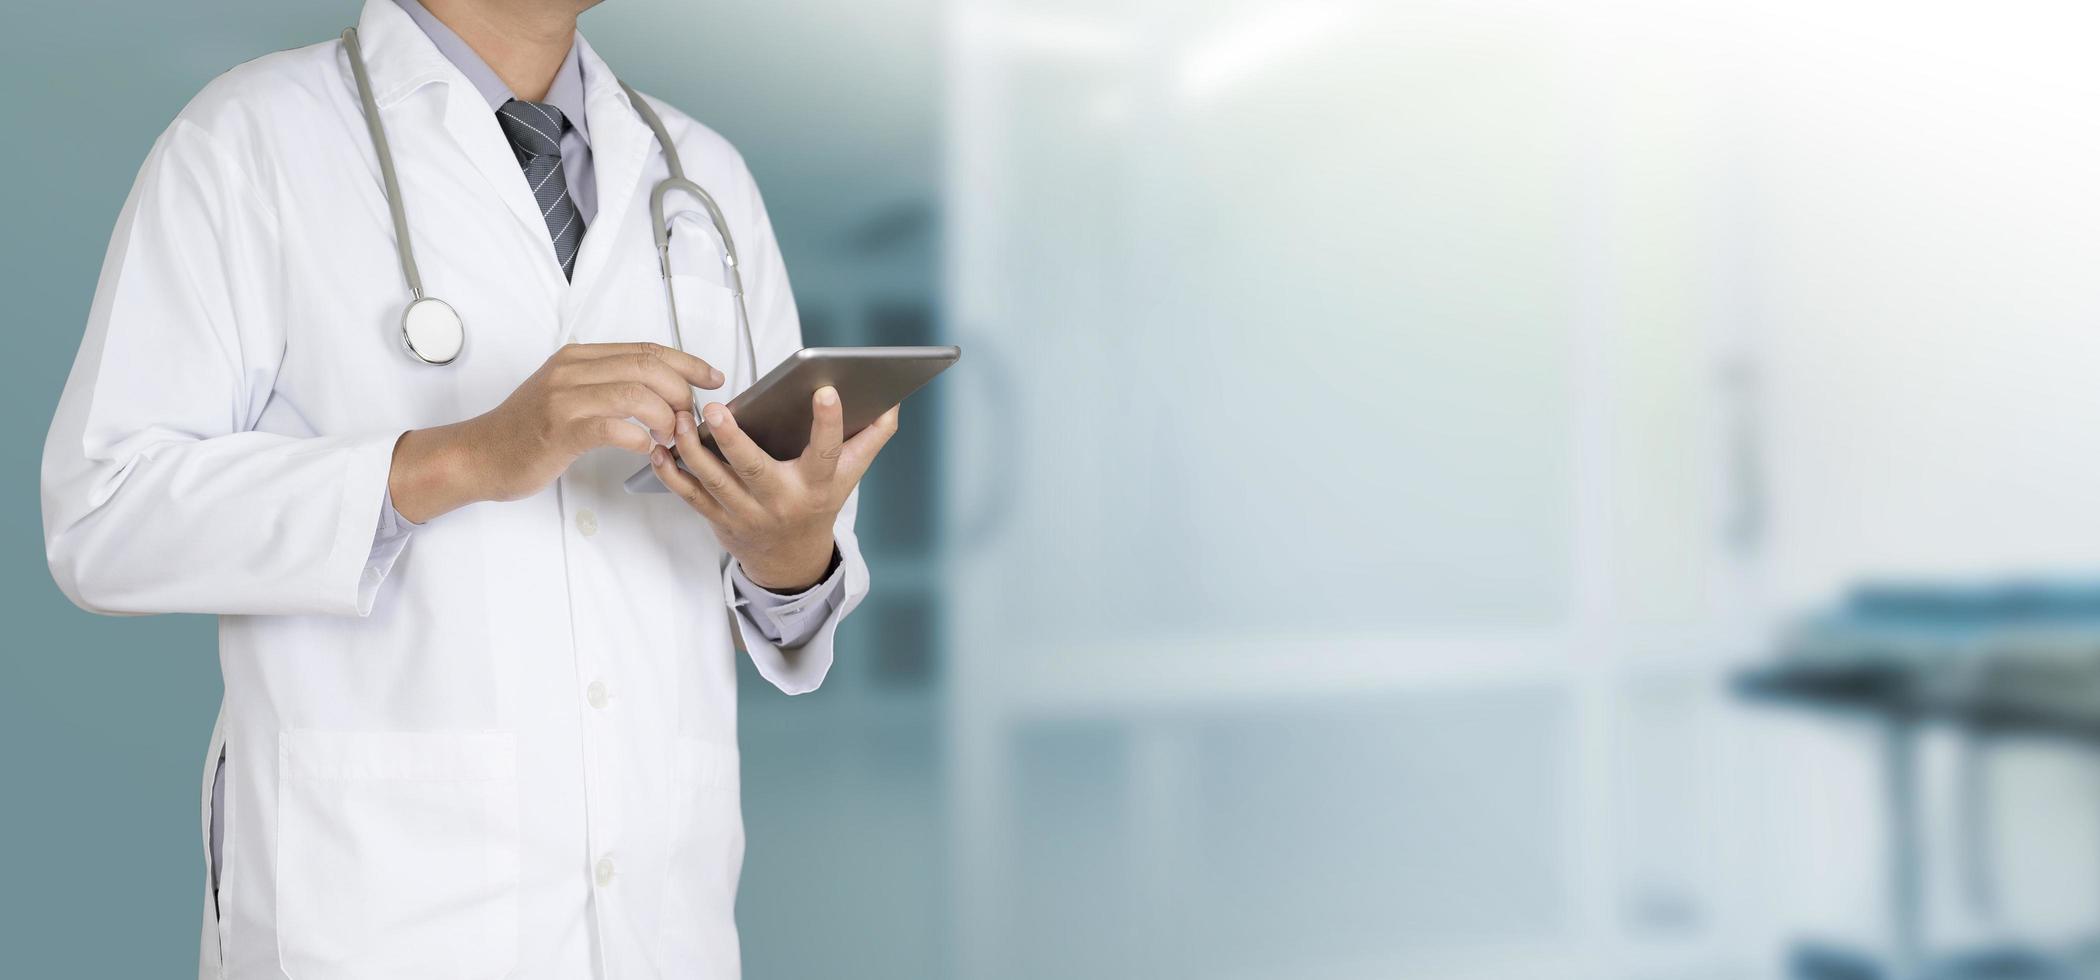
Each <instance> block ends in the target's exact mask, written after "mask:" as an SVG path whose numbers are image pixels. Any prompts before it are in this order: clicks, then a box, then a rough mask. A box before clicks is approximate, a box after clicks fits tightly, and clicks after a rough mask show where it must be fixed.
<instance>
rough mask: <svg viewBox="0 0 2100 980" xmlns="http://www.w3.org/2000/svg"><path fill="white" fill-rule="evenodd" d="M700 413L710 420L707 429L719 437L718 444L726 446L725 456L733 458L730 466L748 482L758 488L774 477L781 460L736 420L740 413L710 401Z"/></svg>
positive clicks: (740, 477) (716, 441)
mask: <svg viewBox="0 0 2100 980" xmlns="http://www.w3.org/2000/svg"><path fill="white" fill-rule="evenodd" d="M700 417H701V418H704V419H706V420H707V431H708V433H709V434H711V435H713V436H714V437H715V446H716V447H717V448H719V449H721V450H722V458H723V459H726V460H728V461H729V468H730V469H731V470H733V471H735V472H736V475H737V478H738V479H740V480H743V481H744V485H745V486H747V487H752V488H754V489H756V488H759V487H762V486H764V485H765V484H767V483H768V482H769V481H770V480H771V479H772V475H773V467H774V465H775V464H776V463H777V462H778V460H775V459H774V458H773V457H772V455H771V454H769V453H767V452H766V451H765V450H763V449H760V448H758V443H755V442H752V441H751V437H750V436H748V435H746V434H745V433H744V429H743V427H742V426H739V425H737V424H736V416H734V415H731V414H729V407H728V406H726V405H718V404H714V403H712V402H710V403H709V404H708V406H707V408H706V409H704V410H703V411H702V412H701V416H700Z"/></svg>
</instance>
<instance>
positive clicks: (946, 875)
mask: <svg viewBox="0 0 2100 980" xmlns="http://www.w3.org/2000/svg"><path fill="white" fill-rule="evenodd" d="M355 14H356V4H355V3H354V2H352V0H329V2H316V0H297V2H285V0H225V2H214V3H210V4H193V3H166V2H149V0H77V2H73V3H67V4H42V5H27V6H24V7H22V8H21V9H17V10H14V11H12V12H11V15H10V21H11V22H12V23H11V26H10V28H9V30H8V31H7V32H6V36H5V37H0V81H4V82H5V85H4V89H5V90H6V91H9V92H12V93H15V94H14V95H13V96H12V97H11V98H9V99H8V100H7V104H6V107H5V108H4V109H0V114H4V115H5V119H6V122H7V126H6V130H7V131H8V132H9V133H11V134H13V135H12V138H13V139H14V140H15V141H17V142H16V152H15V153H13V154H11V155H10V159H11V164H10V176H9V185H10V190H9V192H8V197H7V201H8V212H9V218H8V221H7V224H8V225H9V226H10V227H11V228H13V229H14V233H13V234H9V235H6V236H0V269H4V270H5V272H4V273H0V275H4V276H5V277H6V280H7V281H8V282H9V284H10V285H11V288H10V289H9V294H10V297H11V298H10V303H11V306H12V310H13V315H12V316H10V317H8V323H9V325H10V330H9V333H10V339H11V342H12V344H13V347H12V351H13V353H12V354H11V355H10V357H9V358H7V359H6V363H5V364H0V381H4V383H0V406H4V408H5V410H6V411H7V414H8V416H9V417H10V418H12V419H13V420H14V421H13V422H12V423H11V424H10V425H9V426H7V427H6V429H5V431H4V432H0V451H4V454H5V460H6V465H7V467H8V470H7V472H8V478H7V479H6V480H5V481H4V483H0V503H4V504H5V505H6V507H7V509H8V510H10V511H12V512H14V513H15V515H16V518H17V519H15V520H12V521H7V522H0V535H4V538H0V544H4V547H0V555H4V556H5V557H4V558H0V583H4V584H5V585H6V590H5V591H6V594H7V599H6V600H5V602H6V607H7V614H6V619H7V633H8V637H7V639H5V640H0V648H4V649H5V650H6V651H7V654H8V655H7V656H6V657H5V665H6V675H5V676H6V681H5V682H4V683H0V707H4V711H0V733H4V735H5V738H6V741H7V744H9V745H10V746H13V749H12V751H11V753H10V755H11V756H12V757H13V758H12V760H11V762H10V770H9V771H10V773H11V774H16V775H11V776H10V783H11V785H10V787H9V788H8V790H7V791H5V793H4V794H0V799H4V800H5V805H4V806H0V828H4V830H5V832H6V836H7V838H8V839H10V840H11V841H13V842H14V846H13V847H12V848H11V852H12V857H11V858H10V862H9V863H10V868H11V877H12V878H13V879H14V880H15V882H16V887H13V888H9V889H5V890H4V891H0V921H5V922H7V923H8V927H7V928H8V929H9V930H10V931H13V930H14V929H16V928H21V929H22V930H23V932H22V934H21V937H22V938H17V939H11V940H10V941H9V942H8V943H7V945H8V947H9V949H10V953H9V960H10V962H11V963H13V964H15V965H17V966H20V967H22V968H23V969H24V970H25V971H26V972H23V973H21V974H20V975H23V976H41V975H44V974H41V973H38V972H37V970H36V969H35V968H36V966H37V964H39V963H41V962H44V961H42V960H39V959H38V957H39V956H41V955H44V954H41V953H39V952H38V950H39V949H46V950H51V951H53V960H52V962H57V960H56V951H57V950H60V949H64V950H65V951H66V952H65V953H64V955H65V957H66V958H65V960H64V962H67V963H69V964H73V965H76V966H77V965H78V964H81V963H84V962H90V961H93V962H96V963H99V964H101V965H102V966H105V967H106V969H101V970H98V971H96V975H101V976H171V975H176V974H178V973H180V972H181V970H182V969H184V968H185V966H186V964H188V963H190V962H193V959H192V957H194V955H195V946H194V944H195V941H196V939H195V937H196V921H197V920H196V915H197V909H196V908H195V903H196V896H197V882H198V880H199V878H198V875H199V874H200V873H201V859H200V858H199V856H198V831H197V828H196V827H195V826H194V825H193V824H191V823H190V821H192V820H194V818H195V814H196V812H197V811H196V800H195V798H194V793H195V789H194V787H195V779H196V771H197V767H198V765H199V763H200V761H201V758H202V753H203V752H204V748H205V743H206V738H207V735H208V732H209V728H210V721H211V717H212V714H213V711H214V709H215V706H216V701H217V696H218V688H217V677H216V671H215V669H214V664H215V657H214V653H213V632H212V628H211V624H210V623H209V622H208V621H204V620H195V619H152V620H139V621H121V622H120V621H112V620H97V619H94V618H92V617H89V616H87V615H86V614H84V613H80V612H78V611H77V610H75V609H73V608H72V607H71V606H69V605H68V604H67V603H66V602H65V600H64V599H63V598H62V597H61V596H60V595H59V593H58V592H57V590H56V589H55V588H54V587H53V586H52V584H51V582H50V580H49V577H48V574H47V573H46V572H45V570H44V567H43V563H42V555H41V542H40V540H39V538H38V531H37V522H36V521H35V520H34V519H33V513H34V510H35V508H36V477H35V473H36V466H37V462H36V460H37V451H38V447H39V445H40V443H41V440H42V437H43V432H44V427H45V424H46V422H47V420H48V419H49V417H50V413H51V409H52V406H53V405H54V403H55V400H56V397H57V393H58V390H59V388H60V386H61V383H62V381H63V378H64V375H65V370H66V366H67V364H68V363H69V362H70V359H71V357H72V354H73V350H74V346H75V344H76V343H77V340H78V332H79V329H80V325H81V324H82V322H83V320H84V318H85V315H86V310H87V306H88V301H89V297H90V294H91V292H92V287H93V283H94V279H95V274H96V270H97V267H98V265H99V262H100V259H101V255H102V249H103V246H104V244H105V242H106V237H107V234H108V231H109V228H110V225H111V222H112V221H113V219H114V216H115V214H116V212H117V209H118V207H119V206H120V204H121V203H122V199H123V196H124V192H125V188H126V187H127V186H128V185H129V182H130V179H131V176H132V174H133V172H134V170H135V168H136V167H137V165H138V163H139V161H140V159H141V158H142V157H143V155H144V153H145V151H146V149H147V147H148V145H149V144H150V142H151V140H152V139H153V137H154V135H155V134H156V133H157V132H158V131H159V130H160V129H161V127H163V126H164V125H165V124H166V122H167V120H168V119H169V118H171V117H172V116H173V114H174V113H175V111H176V110H177V108H179V107H180V105H181V104H182V103H183V102H184V101H185V100H186V99H187V98H188V96H189V95H190V94H191V93H193V92H194V91H195V90H196V89H197V88H198V87H199V86H201V85H202V84H203V83H204V82H205V81H206V80H207V79H208V78H209V77H210V76H211V75H213V74H215V73H217V72H218V71H221V70H224V69H225V68H226V67H228V66H231V65H233V64H235V63H238V62H240V61H242V60H245V59H247V58H250V57H253V56H255V55H257V54H259V53H261V52H264V51H267V50H270V49H274V48H280V47H289V46H293V45H296V44H304V43H309V42H311V41H316V40H320V39H324V38H327V37H330V36H332V35H333V34H334V33H335V32H336V31H338V30H339V29H340V28H341V26H342V25H344V24H346V23H349V22H350V21H352V20H353V18H354V17H355ZM583 26H584V31H585V33H586V34H587V35H588V36H589V37H590V38H591V39H592V41H593V42H594V43H595V44H596V45H597V46H598V47H599V49H600V50H601V52H603V53H604V54H605V56H606V57H607V59H608V60H609V61H610V62H611V63H612V64H614V65H616V66H619V67H620V69H621V70H622V72H623V74H624V75H625V76H626V77H627V78H628V80H630V81H632V82H634V83H635V84H637V85H638V86H640V87H641V88H643V89H646V90H649V91H652V92H654V93H656V94H659V95H662V96H665V97H667V98H669V99H670V100H672V101H673V102H675V103H677V104H679V105H681V106H683V107H685V108H686V109H688V110H689V111H691V112H692V113H694V114H695V115H697V116H698V117H700V118H701V119H702V120H704V121H707V122H709V123H710V124H712V125H713V126H714V127H715V128H717V129H719V130H720V131H722V132H723V133H725V134H726V135H727V136H729V137H730V138H731V139H732V140H734V141H735V142H736V143H737V144H738V145H739V146H740V147H741V148H742V150H743V152H744V153H745V155H746V156H747V158H748V159H749V161H750V164H751V166H752V169H753V170H754V171H755V172H756V174H757V175H758V178H759V180H760V183H761V186H762V187H763V188H764V190H765V192H766V195H767V200H768V203H769V206H770V210H771V213H772V215H773V218H774V220H775V221H776V223H777V225H778V229H779V234H780V238H781V241H782V244H783V248H784V250H785V252H786V255H787V259H788V262H789V267H790V270H791V274H792V276H793V279H794V282H795V287H796V295H797V298H798V300H799V302H800V304H801V308H802V311H803V314H804V318H805V330H806V333H807V337H808V341H809V342H810V343H812V344H909V343H959V344H961V345H962V346H963V348H964V350H965V356H964V359H963V361H962V364H961V366H960V368H959V369H958V370H955V371H953V372H951V373H950V374H948V375H946V376H944V377H943V378H941V379H940V380H939V381H937V382H936V383H935V384H934V385H933V386H932V387H931V388H930V389H929V390H928V391H927V392H926V393H925V394H924V395H922V396H920V397H919V398H917V399H916V400H914V401H913V402H912V404H911V405H909V406H907V407H908V409H909V410H908V411H907V412H906V413H905V434H904V436H902V437H900V438H899V439H898V440H897V442H896V443H895V444H894V448H893V449H892V450H891V451H890V452H889V453H888V454H887V455H886V456H885V458H884V461H883V462H882V463H880V464H879V465H878V466H877V468H876V469H875V471H874V473H873V474H872V476H871V477H870V484H869V486H868V487H867V489H866V491H865V496H864V499H863V505H862V506H863V510H862V515H861V526H862V529H863V531H862V533H863V536H864V541H865V543H866V544H867V546H868V550H869V553H870V561H871V564H872V565H873V566H874V568H875V570H876V579H875V582H876V584H875V591H874V594H873V596H872V597H871V598H870V599H869V600H868V602H867V604H866V605H865V606H864V607H863V609H862V611H861V612H860V613H859V614H858V615H856V616H855V617H854V618H853V619H852V620H850V621H849V623H848V626H847V627H846V629H845V631H844V632H843V634H842V635H843V636H844V637H846V639H845V640H844V641H843V644H842V647H841V649H842V651H843V653H842V657H841V659H840V662H839V664H838V666H837V668H836V670H835V671H834V673H833V674H832V677H831V679H830V681H829V683H828V684H827V685H826V686H825V687H824V688H823V689H822V690H821V691H819V692H817V693H815V694H812V695H809V696H806V697H803V698H798V699H788V698H785V697H782V696H779V695H778V694H776V693H775V692H773V691H772V690H771V689H770V688H767V687H765V686H763V685H761V684H757V683H751V682H750V681H751V680H752V679H751V678H749V677H747V678H746V680H747V683H746V684H745V686H744V706H743V715H742V718H743V732H742V737H743V741H744V752H745V765H744V767H743V772H744V779H745V786H744V801H745V806H746V823H747V827H748V830H749V852H748V857H747V861H746V866H745V873H744V884H743V891H742V898H741V902H740V906H739V917H740V920H741V922H742V925H743V930H744V960H745V966H746V971H747V975H748V976H750V977H751V978H753V980H785V978H814V977H855V978H897V980H906V978H910V980H941V978H958V980H976V978H1016V980H1028V978H1082V977H1084V978H1096V977H1101V978H1106V977H1132V978H1135V977H1146V978H1179V977H1187V978H1205V980H1234V978H1248V980H1253V978H1291V980H1325V978H1333V980H1358V978H1363V980H1369V978H1417V977H1419V978H1437V980H1471V978H1482V980H1490V978H1491V980H1502V978H1535V977H1537V978H1543V977H1555V978H1570V977H1572V978H1598V980H1692V978H1745V980H1752V978H1786V980H1796V978H1799V980H1883V978H1886V980H1913V978H1919V980H1922V978H1935V980H1938V978H1969V977H1975V978H2025V977H2046V978H2059V977H2065V978H2068V977H2093V976H2100V453H2096V452H2095V448H2096V446H2100V384H2096V381H2100V276H2096V275H2095V271H2094V270H2095V269H2096V268H2100V123H2096V116H2100V58H2096V57H2095V42H2096V40H2100V11H2096V10H2095V9H2094V8H2092V7H2091V6H2090V5H2088V4H2084V3H2077V2H2071V0H2012V2H2003V3H1991V4H1985V3H1978V2H1974V0H1969V2H1951V0H1909V2H1896V0H1814V2H1810V0H1764V2H1758V3H1745V2H1740V0H1729V2H1723V0H1113V2H1111V0H775V2H771V3H763V4H760V3H731V2H726V0H613V2H611V3H607V4H605V5H604V6H603V7H602V8H600V9H598V10H596V11H594V12H592V13H590V14H588V15H587V16H586V17H585V19H584V22H583ZM30 140H33V141H34V142H35V143H36V145H35V146H34V147H33V148H31V147H25V146H23V145H21V144H22V142H23V141H30ZM113 930H115V931H121V933H122V935H123V936H124V940H123V941H121V942H116V941H111V939H110V937H111V935H112V932H113ZM31 937H34V938H31Z"/></svg>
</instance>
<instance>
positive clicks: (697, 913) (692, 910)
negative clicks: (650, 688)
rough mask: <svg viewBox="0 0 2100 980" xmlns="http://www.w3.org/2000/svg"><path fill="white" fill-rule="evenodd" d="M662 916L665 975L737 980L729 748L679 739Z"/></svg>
mask: <svg viewBox="0 0 2100 980" xmlns="http://www.w3.org/2000/svg"><path fill="white" fill-rule="evenodd" d="M672 778H673V779H675V780H676V785H675V786H674V787H673V794H672V799H673V801H675V805H674V806H673V807H672V813H673V814H674V815H675V822H674V823H673V825H672V830H671V841H672V847H671V866H670V869H669V872H670V873H669V874H668V875H666V876H665V877H666V879H667V882H668V889H667V891H668V893H667V896H666V901H665V904H664V917H663V930H664V937H663V953H664V956H663V962H662V974H663V976H664V977H665V978H667V980H668V978H674V977H675V978H678V980H715V978H721V980H734V978H735V977H736V976H737V975H738V972H739V958H738V954H737V942H736V916H735V912H736V886H737V879H738V877H739V876H740V875H741V874H742V872H743V867H744V818H743V813H742V809H741V807H742V803H741V792H740V786H739V773H738V762H737V751H736V748H735V747H734V746H729V745H723V744H721V743H718V742H711V741H706V740H703V739H698V738H690V737H680V738H679V739H678V746H677V756H676V763H675V769H674V772H673V777H672Z"/></svg>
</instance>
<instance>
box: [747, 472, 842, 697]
mask: <svg viewBox="0 0 2100 980" xmlns="http://www.w3.org/2000/svg"><path fill="white" fill-rule="evenodd" d="M859 497H860V491H858V490H855V491H853V493H852V495H851V496H849V497H848V498H847V499H846V506H845V508H844V509H842V510H840V511H839V517H838V521H837V522H836V523H835V524H833V525H832V533H833V535H834V539H835V540H836V542H837V544H838V549H839V567H838V571H836V572H834V573H833V575H835V576H836V577H837V578H838V579H839V580H840V581H841V582H842V583H843V588H842V589H841V590H840V591H839V593H838V595H837V601H836V602H833V601H831V600H830V599H829V598H826V599H824V600H823V601H820V602H817V603H813V604H809V605H806V606H803V607H801V608H800V609H798V610H797V611H796V612H794V613H792V614H790V615H788V616H787V617H786V619H787V623H786V624H785V625H786V627H787V629H789V630H792V631H794V632H798V633H802V634H805V635H807V636H808V637H809V638H808V639H807V640H805V641H803V642H802V644H801V645H799V646H796V645H792V644H787V643H782V642H779V641H777V640H775V639H773V638H770V637H768V636H767V634H766V629H765V628H764V627H762V626H760V625H759V623H758V621H757V620H755V619H753V618H752V610H751V609H749V608H747V604H745V603H740V602H738V601H737V586H736V580H737V579H738V578H741V577H742V576H743V572H742V569H741V568H740V567H739V566H738V564H737V562H736V560H735V559H730V561H729V563H728V565H727V567H725V568H724V569H723V570H722V599H723V601H725V602H727V603H729V608H730V610H731V611H732V612H733V613H735V620H736V628H737V634H738V636H740V637H741V638H742V639H743V641H744V649H745V650H746V651H748V652H749V653H750V655H751V663H752V665H753V666H755V667H757V668H758V675H759V676H760V677H763V678H765V679H766V681H767V682H768V683H770V684H772V685H773V686H774V687H777V688H779V689H780V690H781V691H782V692H784V693H787V694H807V693H809V692H811V691H814V690H816V689H817V686H818V685H820V684H822V683H824V676H825V675H826V674H828V673H830V672H831V661H832V647H833V643H834V641H835V640H836V638H837V634H838V630H839V623H841V622H843V621H844V620H845V618H846V615H847V614H848V613H851V612H852V611H853V608H854V607H855V606H858V605H860V601H861V600H862V599H865V598H867V596H868V564H867V562H866V561H865V560H863V559H862V558H861V554H860V541H859V539H857V538H855V537H854V536H853V514H854V511H856V510H858V509H859ZM818 588H819V589H822V588H823V586H819V587H818ZM818 594H819V595H824V594H825V593H822V592H819V593H818ZM820 612H821V613H822V615H823V618H822V619H821V620H820V619H817V615H818V614H819V613H820Z"/></svg>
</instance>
